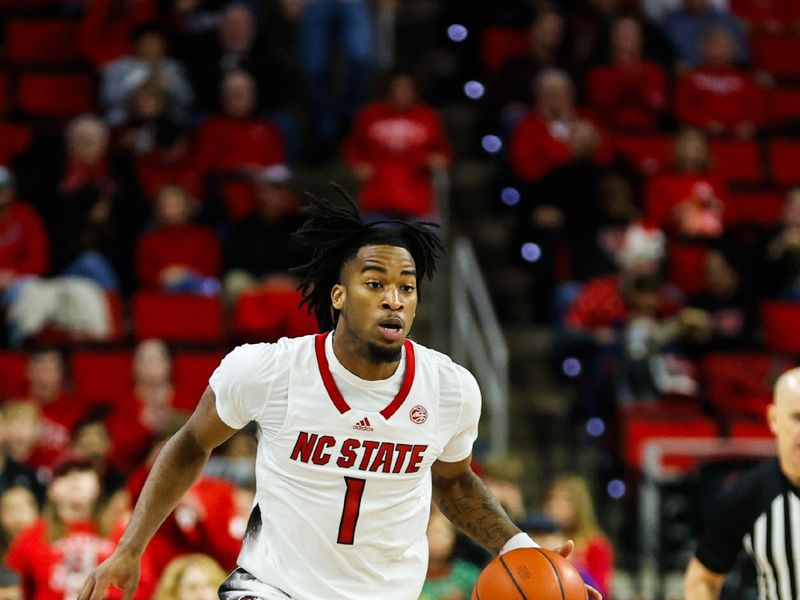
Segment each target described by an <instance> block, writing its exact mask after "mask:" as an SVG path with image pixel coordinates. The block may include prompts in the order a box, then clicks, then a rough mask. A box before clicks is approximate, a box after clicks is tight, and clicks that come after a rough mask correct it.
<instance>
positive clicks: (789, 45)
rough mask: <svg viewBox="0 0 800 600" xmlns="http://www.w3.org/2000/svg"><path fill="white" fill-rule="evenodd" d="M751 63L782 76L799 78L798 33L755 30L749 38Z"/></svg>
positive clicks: (776, 75)
mask: <svg viewBox="0 0 800 600" xmlns="http://www.w3.org/2000/svg"><path fill="white" fill-rule="evenodd" d="M750 41H751V44H752V48H753V64H754V65H755V66H756V68H758V69H763V70H764V71H767V72H769V73H771V74H772V75H774V76H775V77H782V78H791V79H795V78H800V60H796V58H797V57H798V56H800V35H794V34H789V33H787V34H773V33H759V32H755V33H753V35H752V36H751V38H750Z"/></svg>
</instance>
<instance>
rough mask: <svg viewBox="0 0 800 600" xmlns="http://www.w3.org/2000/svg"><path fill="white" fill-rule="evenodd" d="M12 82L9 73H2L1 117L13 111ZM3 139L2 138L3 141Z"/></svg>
mask: <svg viewBox="0 0 800 600" xmlns="http://www.w3.org/2000/svg"><path fill="white" fill-rule="evenodd" d="M10 86H11V82H10V81H9V76H8V72H7V71H0V115H4V114H6V113H8V111H9V110H11V87H10ZM1 139H2V138H0V140H1Z"/></svg>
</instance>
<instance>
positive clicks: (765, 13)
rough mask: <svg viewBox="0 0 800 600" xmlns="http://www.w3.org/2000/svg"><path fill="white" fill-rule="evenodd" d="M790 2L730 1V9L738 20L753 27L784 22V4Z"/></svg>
mask: <svg viewBox="0 0 800 600" xmlns="http://www.w3.org/2000/svg"><path fill="white" fill-rule="evenodd" d="M787 1H791V0H766V1H765V0H731V2H730V9H731V12H732V13H733V14H735V15H736V16H737V17H739V18H740V19H744V20H745V21H748V22H749V23H751V24H753V25H755V26H763V25H766V24H767V23H770V22H783V21H785V20H786V16H787V14H786V12H787V11H786V6H785V5H786V3H787Z"/></svg>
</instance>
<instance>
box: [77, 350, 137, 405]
mask: <svg viewBox="0 0 800 600" xmlns="http://www.w3.org/2000/svg"><path fill="white" fill-rule="evenodd" d="M132 362H133V359H132V357H131V353H130V352H96V351H88V350H83V351H76V352H75V353H74V354H73V355H72V380H73V383H74V384H75V394H76V395H77V396H78V398H80V399H81V400H83V401H85V402H87V403H89V404H105V405H111V404H113V403H115V402H124V401H125V400H127V399H128V397H129V396H130V393H131V365H132Z"/></svg>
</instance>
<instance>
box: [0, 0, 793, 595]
mask: <svg viewBox="0 0 800 600" xmlns="http://www.w3.org/2000/svg"><path fill="white" fill-rule="evenodd" d="M798 56H800V3H798V2H796V1H794V0H640V1H637V0H563V1H561V2H546V1H536V0H495V1H494V2H490V3H488V2H481V1H479V0H461V1H455V0H439V1H436V0H402V1H401V0H247V1H244V0H243V1H230V0H0V314H2V316H3V319H2V323H1V324H0V330H2V332H1V333H0V340H2V341H1V343H2V349H0V400H2V405H0V443H1V449H0V456H1V457H2V461H0V464H2V469H0V470H2V473H0V551H2V552H3V553H4V556H5V561H6V563H7V564H8V566H9V567H10V570H2V569H0V589H4V588H9V589H10V590H12V591H13V590H16V592H15V593H24V597H26V598H51V597H65V598H67V597H74V594H75V593H76V591H77V589H79V588H80V585H81V584H82V581H83V578H84V577H85V574H86V572H87V569H90V568H91V566H92V565H94V564H96V563H97V562H98V561H99V560H101V559H102V558H103V557H104V556H105V555H107V554H108V553H109V552H110V549H111V548H112V547H113V543H114V541H115V540H116V539H118V538H119V535H120V534H121V531H122V527H123V526H124V522H125V518H126V516H127V515H128V514H129V511H130V507H131V505H132V502H134V501H135V499H136V497H137V495H138V493H139V491H140V490H141V486H142V484H143V481H144V478H145V477H146V474H147V472H148V470H149V466H150V465H151V464H152V460H153V457H154V455H155V453H156V452H157V450H158V449H159V448H160V444H161V443H163V441H164V440H165V439H166V438H167V437H168V436H169V435H170V434H171V433H172V432H174V431H175V430H176V429H177V428H178V427H180V425H181V423H182V422H183V421H185V419H186V417H187V414H188V413H189V412H190V411H191V410H192V408H193V407H194V405H195V404H196V402H197V400H198V399H199V396H200V394H201V393H202V391H203V389H204V388H205V385H206V382H207V380H208V376H209V375H210V373H211V372H212V371H213V369H214V368H215V366H216V365H217V363H218V362H219V360H220V359H221V357H222V356H224V355H225V353H226V352H227V351H229V350H230V349H231V348H232V347H233V346H234V345H236V344H239V343H243V342H257V341H273V340H276V339H278V338H279V337H281V336H284V335H305V334H308V333H313V332H314V331H315V330H316V325H315V322H314V321H313V319H311V318H310V317H309V316H308V315H307V314H305V312H304V311H299V310H298V309H297V303H298V301H299V295H298V293H297V292H296V290H295V286H296V283H297V282H296V280H295V278H294V277H293V275H292V274H291V272H290V271H289V268H290V267H291V266H292V265H295V264H298V263H299V262H301V261H303V260H304V253H303V251H302V249H300V248H298V247H297V246H296V245H295V244H294V243H293V241H292V239H291V237H290V236H291V233H292V232H293V231H294V230H295V229H296V228H297V227H298V226H299V225H300V224H302V222H303V216H302V214H301V213H300V212H299V211H300V208H301V207H302V205H303V202H304V197H305V196H304V194H305V192H311V193H315V194H320V195H326V196H331V197H336V196H337V194H338V193H339V192H337V191H336V190H335V189H334V188H333V187H332V186H331V184H330V182H336V183H338V184H340V185H341V186H343V188H344V189H345V190H346V191H347V192H348V193H349V194H351V195H352V196H353V197H354V198H356V199H357V201H358V202H359V205H360V206H361V209H362V211H363V213H364V215H365V218H367V219H380V218H401V219H413V220H422V221H432V222H436V223H438V224H439V225H440V227H441V229H440V232H441V234H442V236H443V238H444V239H445V240H446V244H447V246H448V248H449V255H448V258H447V260H446V261H445V262H444V263H443V264H442V265H441V268H440V271H439V273H438V275H437V278H436V280H435V281H434V282H432V283H431V284H429V285H428V286H427V287H425V288H424V290H423V308H422V310H421V314H420V316H419V318H418V322H417V323H416V325H415V331H414V337H415V339H417V340H418V341H420V342H422V343H424V344H426V345H430V346H432V347H434V348H437V349H439V350H442V351H444V352H447V353H449V354H451V355H452V356H453V357H454V358H455V359H456V360H458V361H460V362H463V363H464V364H465V365H466V366H468V367H469V368H470V369H471V370H472V371H473V372H474V373H475V375H476V376H477V377H478V380H479V383H480V384H481V387H482V390H483V393H484V417H483V421H482V435H481V438H480V439H479V441H478V444H477V446H476V453H475V456H476V461H475V469H476V471H478V472H479V473H480V474H481V475H482V476H483V477H485V479H486V481H487V482H488V483H489V484H490V486H491V487H492V488H493V489H494V491H495V493H496V494H497V495H498V497H500V498H501V500H502V501H503V503H504V505H505V506H506V508H507V510H508V511H509V513H510V514H511V515H512V516H513V517H514V518H515V519H516V520H517V521H518V522H519V523H520V525H521V527H523V528H524V529H525V530H527V531H530V532H533V534H534V535H535V536H536V537H537V539H539V540H540V541H542V540H546V542H545V541H542V543H543V544H545V545H553V546H555V545H558V544H559V543H561V542H560V541H561V540H563V539H565V538H566V537H571V538H572V539H574V540H575V541H576V543H577V551H576V555H575V557H574V559H575V563H576V565H577V566H578V567H579V569H580V570H581V572H582V573H583V575H584V576H585V577H586V578H587V580H588V581H591V582H593V584H594V585H595V586H596V587H598V588H600V589H601V590H602V591H603V592H604V593H605V595H606V597H609V598H619V599H625V598H648V599H649V598H664V597H666V598H677V597H681V594H682V581H681V579H682V571H683V569H684V567H685V565H686V562H687V560H688V558H689V557H690V556H691V553H692V551H693V544H694V539H695V537H696V535H697V533H698V530H699V528H700V527H701V526H702V523H703V517H704V514H705V513H706V511H708V510H709V507H710V506H711V503H712V502H713V498H714V494H715V492H717V491H718V490H719V489H720V487H721V486H722V485H723V484H724V482H726V481H728V480H730V478H731V477H732V476H734V475H735V474H736V473H737V472H738V471H739V470H741V469H742V468H744V467H747V466H748V465H750V464H752V463H753V462H755V461H758V460H760V459H761V458H763V457H764V456H769V455H772V454H773V453H774V443H773V442H772V441H771V436H770V433H769V430H768V429H767V427H766V424H765V422H764V411H765V407H766V405H767V404H768V403H769V401H770V394H771V387H772V383H773V381H774V380H775V378H776V376H777V375H778V374H780V373H781V372H782V371H783V370H785V369H786V368H787V367H789V366H792V365H794V364H796V356H797V355H798V354H800V304H798V302H800V187H793V186H795V185H796V184H800V169H798V168H797V165H798V163H800V137H798V136H799V135H800V59H799V58H798ZM254 435H255V433H254V432H253V431H248V430H246V431H243V432H242V433H241V434H239V435H237V436H235V437H234V438H233V439H232V440H231V441H230V442H229V443H227V444H225V445H224V446H223V447H222V448H220V449H219V451H218V452H217V453H216V454H215V456H214V457H213V459H212V461H211V463H210V465H209V467H208V470H207V472H206V474H205V475H204V477H203V478H202V479H201V481H200V482H199V483H198V484H197V485H196V486H195V487H194V488H193V489H192V491H191V492H190V494H189V495H188V496H187V498H186V499H185V500H184V501H183V502H182V503H181V505H180V506H179V507H178V509H176V511H175V513H173V515H172V516H171V517H170V518H169V520H168V521H167V523H166V524H165V525H164V527H162V529H161V531H160V532H159V534H158V535H157V537H156V539H155V541H154V543H153V544H152V545H151V547H150V549H149V550H148V553H147V555H146V557H145V563H146V564H145V566H144V573H143V580H142V586H141V589H140V592H139V596H137V597H138V598H151V597H153V598H158V599H165V598H175V599H178V598H181V599H183V600H192V599H196V600H200V599H204V598H214V597H216V596H215V592H214V590H215V589H216V587H217V585H218V584H219V581H221V578H222V577H224V572H225V571H227V570H229V569H231V568H232V566H233V564H234V562H235V557H236V553H237V551H238V546H239V543H240V541H241V537H242V535H243V533H244V525H245V523H246V520H247V517H248V515H249V512H250V507H251V505H252V498H253V489H254V475H253V461H254V456H255V437H254ZM429 536H430V539H431V565H430V569H429V580H428V582H427V583H426V587H425V589H424V590H423V598H427V599H428V600H436V599H441V600H458V599H460V598H469V594H470V590H471V586H472V582H474V579H475V577H476V576H477V572H478V571H479V569H480V567H481V566H482V565H483V564H485V562H486V560H487V556H486V555H484V554H483V553H482V551H480V550H479V549H477V548H475V547H474V546H472V545H471V544H470V543H469V542H467V541H466V540H465V539H462V538H460V537H459V536H456V534H455V532H453V531H452V529H451V528H450V526H449V523H448V522H447V521H446V520H443V519H441V518H439V516H438V515H434V518H433V519H432V521H431V527H430V531H429ZM167 565H169V566H167ZM15 573H16V574H15ZM752 584H753V576H752V574H751V573H750V572H749V571H748V569H747V568H742V569H741V570H739V571H737V572H736V573H734V574H732V576H731V577H729V583H728V587H727V588H726V591H725V592H724V594H726V595H728V597H736V598H745V597H751V594H752V593H753V592H752V589H753V587H752ZM20 585H22V586H23V588H24V591H21V588H20Z"/></svg>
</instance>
